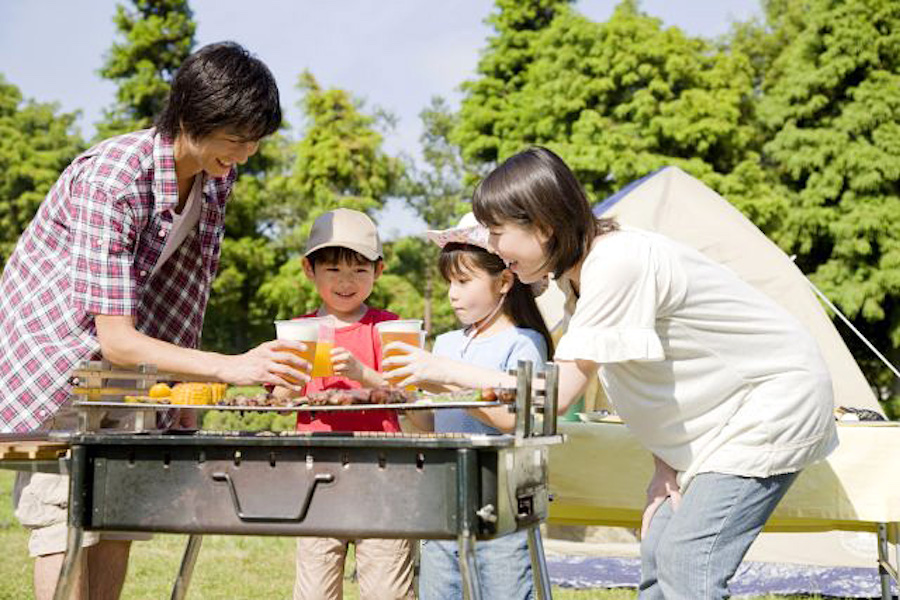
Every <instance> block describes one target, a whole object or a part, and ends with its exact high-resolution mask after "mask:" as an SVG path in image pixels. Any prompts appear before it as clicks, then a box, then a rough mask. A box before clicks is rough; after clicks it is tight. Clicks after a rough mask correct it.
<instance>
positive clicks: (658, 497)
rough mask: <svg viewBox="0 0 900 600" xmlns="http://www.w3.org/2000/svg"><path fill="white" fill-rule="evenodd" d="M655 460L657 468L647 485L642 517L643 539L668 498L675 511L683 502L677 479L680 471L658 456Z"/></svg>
mask: <svg viewBox="0 0 900 600" xmlns="http://www.w3.org/2000/svg"><path fill="white" fill-rule="evenodd" d="M653 462H654V463H655V464H656V470H655V471H654V473H653V478H652V479H651V480H650V485H648V486H647V503H646V505H645V506H644V514H643V516H642V517H641V539H643V538H644V536H645V535H647V531H648V530H649V529H650V523H651V521H653V515H655V514H656V511H657V510H658V509H659V507H660V506H662V504H663V502H665V501H666V498H669V499H670V501H671V502H672V510H673V511H675V510H678V505H679V504H681V489H680V488H679V487H678V481H677V479H676V478H677V477H678V471H676V470H675V469H673V468H672V467H670V466H669V465H667V464H666V463H665V462H663V461H662V460H660V459H659V458H657V457H656V456H654V457H653Z"/></svg>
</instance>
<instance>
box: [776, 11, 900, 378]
mask: <svg viewBox="0 0 900 600" xmlns="http://www.w3.org/2000/svg"><path fill="white" fill-rule="evenodd" d="M785 1H787V0H785ZM798 4H800V7H801V8H797V7H795V8H794V10H795V11H796V10H801V9H802V12H803V15H804V16H803V19H802V26H800V27H795V31H794V35H793V36H792V37H791V39H790V42H789V43H788V44H786V45H785V47H784V49H783V50H782V51H781V52H780V53H779V55H778V56H777V58H775V59H774V60H773V61H772V65H771V68H770V69H769V71H768V73H767V76H766V79H765V82H764V86H763V91H764V96H763V98H762V100H761V103H760V116H761V117H762V119H763V122H764V123H765V125H766V127H767V128H768V133H769V135H770V141H769V142H768V143H767V144H766V146H765V153H766V158H767V160H768V162H769V163H770V164H771V167H772V169H773V171H774V173H775V175H776V176H777V178H778V181H779V183H780V184H781V185H782V186H783V187H784V188H785V189H786V190H787V191H788V194H789V199H790V208H791V210H790V212H789V214H788V216H787V218H786V220H785V223H784V225H783V227H781V228H780V230H779V237H778V239H779V242H780V243H781V244H782V246H783V247H785V248H786V249H787V250H788V251H790V252H792V253H795V254H796V255H797V263H798V265H799V266H800V268H801V269H802V270H803V271H804V272H806V273H810V274H811V275H812V279H813V281H814V282H815V283H816V284H817V285H818V286H819V287H820V288H821V289H822V290H823V291H824V292H825V293H826V294H827V295H828V296H829V297H831V298H832V299H833V300H834V301H836V303H837V304H838V305H839V306H840V307H841V308H842V309H843V310H844V311H845V312H846V313H847V314H848V315H850V316H851V317H852V318H853V319H854V321H855V323H856V324H857V325H858V326H859V327H860V328H861V329H862V330H863V331H864V332H865V333H867V334H868V335H869V336H870V339H872V341H873V342H874V343H875V345H876V346H878V347H880V348H888V349H890V355H891V356H892V357H893V359H894V361H895V362H896V361H897V359H900V4H897V3H896V2H893V1H891V0H846V1H843V2H834V1H830V0H808V1H805V2H802V3H798ZM859 356H865V355H864V354H861V355H859ZM861 362H863V364H864V366H866V367H868V368H867V371H868V375H870V381H877V382H878V383H880V384H882V385H881V387H882V392H883V395H887V394H888V393H889V387H888V385H887V384H888V383H889V382H890V381H891V379H892V378H891V377H889V375H888V374H887V373H886V372H884V371H883V370H880V369H878V368H877V367H875V366H874V364H873V363H872V362H871V361H868V360H864V361H861ZM893 386H894V393H895V394H896V393H898V392H900V384H898V382H896V381H894V382H893Z"/></svg>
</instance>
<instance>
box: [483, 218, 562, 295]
mask: <svg viewBox="0 0 900 600" xmlns="http://www.w3.org/2000/svg"><path fill="white" fill-rule="evenodd" d="M547 239H548V238H547V236H545V235H544V234H543V232H541V231H540V230H539V229H538V228H537V227H523V226H522V225H518V224H516V223H511V222H506V223H502V224H500V225H495V226H493V227H491V228H490V237H489V238H488V245H489V246H490V247H491V249H492V250H493V251H494V252H496V253H497V254H498V255H500V258H502V259H503V260H504V261H506V264H507V265H508V266H509V270H510V271H512V272H513V273H515V274H516V276H517V277H518V278H519V281H521V282H522V283H526V284H528V283H534V282H535V281H539V280H540V279H541V278H543V277H544V275H546V274H547V273H548V272H549V270H548V269H547V268H546V267H544V262H545V261H546V259H547V256H546V253H545V252H544V245H545V244H546V243H547Z"/></svg>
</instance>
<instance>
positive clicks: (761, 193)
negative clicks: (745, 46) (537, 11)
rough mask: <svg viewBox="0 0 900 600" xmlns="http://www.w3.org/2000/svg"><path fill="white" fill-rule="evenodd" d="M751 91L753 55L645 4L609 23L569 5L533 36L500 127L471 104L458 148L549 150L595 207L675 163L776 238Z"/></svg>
mask: <svg viewBox="0 0 900 600" xmlns="http://www.w3.org/2000/svg"><path fill="white" fill-rule="evenodd" d="M753 83H754V72H753V66H752V64H751V60H750V58H749V57H748V56H746V55H745V54H743V53H728V52H725V51H722V50H717V49H716V48H715V47H714V45H713V44H712V43H711V42H709V41H706V40H702V39H699V38H692V37H689V36H686V35H685V34H684V33H683V32H682V31H681V30H679V29H677V28H674V27H670V28H667V29H666V28H663V27H662V24H661V23H660V21H659V20H658V19H655V18H653V17H650V16H647V15H645V14H643V13H641V12H640V11H639V10H638V8H637V3H636V2H633V1H628V0H626V1H624V2H622V3H621V4H619V6H618V7H617V8H616V10H615V11H614V13H613V15H612V17H611V18H610V19H609V20H608V21H607V22H604V23H595V22H592V21H590V20H589V19H587V18H585V17H584V16H583V15H581V14H579V13H578V12H576V11H574V10H572V9H569V8H565V7H564V8H560V9H559V10H558V11H557V15H556V17H555V18H554V19H553V20H552V21H551V22H550V23H549V25H547V26H546V27H545V28H544V29H543V30H541V31H540V32H539V33H538V34H536V35H535V37H533V39H532V43H531V62H530V64H529V65H528V67H527V68H526V69H525V70H524V72H523V74H521V75H520V77H519V85H518V89H517V90H515V91H512V92H511V93H509V94H507V95H506V96H505V108H504V109H503V110H504V114H503V115H502V117H496V118H494V120H493V122H492V123H493V124H492V127H491V128H487V127H484V126H483V124H481V120H482V119H483V118H484V114H485V113H483V112H479V111H478V110H477V108H476V107H474V106H473V105H472V102H473V101H474V100H476V99H477V97H476V96H473V95H470V97H469V98H467V99H466V101H465V102H464V103H463V110H462V112H461V124H460V126H459V128H457V130H456V131H455V133H454V139H456V140H457V141H458V142H459V143H460V144H461V145H462V149H463V155H464V156H466V157H467V158H472V159H477V158H490V157H489V155H487V154H485V153H484V152H483V151H482V150H483V149H484V148H488V147H490V148H493V149H494V150H495V151H496V156H497V158H498V159H502V158H505V157H507V156H509V155H511V154H513V153H515V152H517V151H519V150H522V149H523V148H524V147H527V146H529V145H534V144H540V145H545V146H548V147H550V148H552V149H553V150H555V151H557V152H558V153H559V154H560V155H561V156H562V157H563V158H564V159H566V161H567V162H568V163H569V165H570V166H571V167H572V168H573V169H574V171H575V172H576V175H577V176H578V177H579V179H580V181H581V182H582V183H583V184H584V185H585V187H586V188H587V190H588V192H589V194H592V195H594V197H596V198H600V197H603V196H605V195H607V194H609V193H611V192H613V191H615V190H617V189H618V188H619V187H621V186H622V185H624V184H625V183H627V182H629V181H631V180H634V179H636V178H638V177H641V176H643V175H646V174H647V173H649V172H651V171H653V170H655V169H658V168H661V167H663V166H667V165H677V166H680V167H681V168H683V169H685V170H686V171H688V172H689V173H691V174H692V175H694V176H696V177H699V178H700V179H702V180H703V181H704V182H706V183H707V184H708V185H710V186H712V187H713V188H714V189H716V190H717V191H719V192H720V193H722V194H724V195H726V197H728V198H729V199H731V200H732V201H734V202H735V204H737V205H738V206H739V207H740V208H741V209H742V210H744V211H745V212H746V213H747V214H748V216H750V217H751V218H752V219H753V220H754V221H755V222H756V223H757V224H758V225H760V226H761V227H763V228H764V229H772V228H774V227H775V226H776V225H777V223H778V221H779V219H780V218H781V214H782V212H783V209H784V203H783V202H782V201H781V200H780V198H779V196H778V195H777V193H776V191H775V190H774V189H773V187H772V186H771V185H770V182H769V181H768V179H767V176H766V173H765V171H764V169H763V165H762V164H761V161H760V156H759V152H758V150H759V147H760V146H761V143H762V138H761V137H760V133H759V128H758V127H757V126H756V123H755V116H754V107H753V104H752V101H753V98H754V86H753ZM467 122H468V123H469V124H466V123H467ZM473 131H479V132H485V133H478V135H474V136H473V135H472V133H471V132H473ZM488 131H489V133H486V132H488ZM492 152H493V150H492Z"/></svg>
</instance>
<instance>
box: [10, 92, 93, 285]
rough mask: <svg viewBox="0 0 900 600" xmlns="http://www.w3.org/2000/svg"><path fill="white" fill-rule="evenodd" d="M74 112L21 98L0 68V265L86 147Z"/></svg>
mask: <svg viewBox="0 0 900 600" xmlns="http://www.w3.org/2000/svg"><path fill="white" fill-rule="evenodd" d="M76 117H77V113H60V112H59V108H58V106H56V105H55V104H46V103H39V102H35V101H33V100H28V101H23V99H22V94H21V92H20V91H19V89H18V88H17V87H16V86H14V85H12V84H10V83H8V82H7V81H6V79H5V78H4V77H3V75H2V74H0V268H2V266H3V265H4V264H5V263H6V260H7V259H8V258H9V255H10V254H11V253H12V251H13V248H15V245H16V242H17V241H18V239H19V236H20V235H21V234H22V232H23V231H24V230H25V228H26V227H27V226H28V223H30V222H31V219H32V218H33V217H34V214H35V212H37V209H38V206H39V205H40V203H41V201H42V200H43V199H44V197H45V196H46V195H47V192H48V191H49V190H50V188H51V187H52V186H53V184H54V183H55V182H56V179H57V178H58V177H59V174H60V173H61V172H62V171H63V169H65V168H66V166H67V165H68V164H69V163H70V162H71V161H72V159H73V158H75V156H76V155H77V154H78V153H79V152H80V151H81V150H83V149H84V142H83V141H82V139H81V136H80V135H79V134H78V132H77V131H76V130H75V127H74V123H75V119H76Z"/></svg>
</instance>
